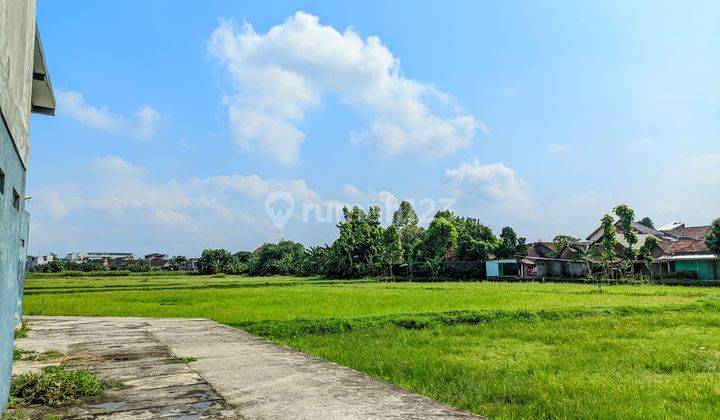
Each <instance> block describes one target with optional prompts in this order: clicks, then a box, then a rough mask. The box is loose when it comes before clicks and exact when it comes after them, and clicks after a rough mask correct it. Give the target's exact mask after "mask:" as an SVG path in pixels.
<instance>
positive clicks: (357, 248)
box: [328, 206, 383, 278]
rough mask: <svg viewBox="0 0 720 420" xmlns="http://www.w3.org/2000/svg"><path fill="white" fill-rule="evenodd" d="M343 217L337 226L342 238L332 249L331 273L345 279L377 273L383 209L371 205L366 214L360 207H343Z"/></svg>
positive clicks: (329, 270) (329, 268)
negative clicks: (381, 212)
mask: <svg viewBox="0 0 720 420" xmlns="http://www.w3.org/2000/svg"><path fill="white" fill-rule="evenodd" d="M343 217H344V219H345V220H344V221H342V222H340V223H338V225H337V226H338V229H339V230H340V235H339V237H338V239H337V240H336V241H335V242H334V243H333V245H332V247H331V249H332V254H333V255H332V259H331V261H330V263H329V264H328V274H331V275H337V276H339V277H344V278H346V277H361V276H363V275H366V274H375V273H376V266H375V265H376V259H377V257H378V255H379V253H380V248H381V237H382V230H383V229H382V226H380V207H377V206H371V207H370V209H369V210H368V211H367V213H366V212H365V211H364V210H363V209H361V208H360V207H358V206H354V207H353V208H352V209H348V208H347V207H343Z"/></svg>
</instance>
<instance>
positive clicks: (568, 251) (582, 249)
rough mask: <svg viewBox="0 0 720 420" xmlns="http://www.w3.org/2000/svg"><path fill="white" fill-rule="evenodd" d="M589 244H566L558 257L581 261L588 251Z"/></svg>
mask: <svg viewBox="0 0 720 420" xmlns="http://www.w3.org/2000/svg"><path fill="white" fill-rule="evenodd" d="M589 246H590V243H589V242H575V243H574V244H566V245H565V246H564V247H563V248H562V249H561V250H560V252H558V255H557V257H558V258H560V259H563V260H579V259H582V256H583V255H585V253H586V252H587V250H588V247H589Z"/></svg>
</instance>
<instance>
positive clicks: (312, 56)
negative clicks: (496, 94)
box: [209, 12, 487, 165]
mask: <svg viewBox="0 0 720 420" xmlns="http://www.w3.org/2000/svg"><path fill="white" fill-rule="evenodd" d="M209 50H210V52H211V53H212V54H213V56H214V57H216V58H217V59H218V60H219V61H220V62H221V63H223V64H224V65H225V66H226V68H227V70H228V72H229V74H230V75H231V78H232V80H233V82H234V92H233V94H232V95H229V96H228V97H227V98H226V99H227V100H226V101H225V103H226V105H227V108H228V118H229V121H230V125H231V132H232V136H233V138H234V139H235V141H236V142H237V143H238V144H239V145H240V146H242V147H245V148H255V147H258V148H260V149H261V150H263V151H264V152H265V153H268V154H269V155H271V156H272V157H274V158H275V159H276V160H277V161H278V162H280V163H282V164H286V165H290V164H293V163H295V162H297V160H298V156H299V151H300V145H301V144H302V143H303V142H304V141H305V139H306V134H305V133H304V132H303V131H302V130H301V129H300V128H298V125H299V124H300V123H301V122H302V121H303V118H304V117H305V114H306V112H307V111H308V110H310V109H312V108H314V107H317V106H318V105H319V104H320V103H321V102H322V98H323V96H324V95H326V94H328V93H330V94H335V95H338V96H339V97H340V98H341V100H342V101H343V102H344V103H345V104H347V105H348V106H350V107H351V108H353V109H356V110H357V111H359V112H360V113H362V114H363V115H366V116H367V117H368V119H369V124H368V127H367V128H366V129H364V130H363V131H361V132H359V133H351V135H350V138H351V141H353V143H372V144H375V145H376V146H377V147H378V148H379V150H380V151H381V152H382V153H383V154H385V155H387V156H397V155H401V154H402V155H421V156H425V157H438V156H444V155H448V154H450V153H452V152H453V151H455V150H457V149H458V148H461V147H467V146H469V144H470V141H471V140H472V138H473V137H474V135H475V131H476V129H480V130H481V131H483V132H487V127H485V125H484V124H482V123H481V122H478V121H476V119H475V118H474V117H473V116H472V115H470V114H469V113H467V112H466V111H464V110H463V109H462V108H461V107H460V106H458V105H457V103H455V101H454V100H453V99H452V98H451V96H450V95H448V94H447V93H445V92H442V91H440V90H438V89H436V88H435V87H433V86H432V85H431V84H429V83H423V82H420V81H417V80H413V79H410V78H407V77H406V76H405V75H404V74H403V72H402V69H401V67H400V62H399V60H398V59H397V58H396V57H395V56H394V55H393V53H392V52H391V51H390V50H389V49H388V48H387V47H386V46H385V45H383V44H382V42H381V41H380V38H378V37H375V36H370V37H367V38H365V39H363V38H361V37H360V35H359V34H358V33H357V32H355V31H353V30H352V29H350V28H348V29H345V30H344V31H343V32H340V31H338V30H337V29H335V28H333V27H331V26H325V25H321V24H320V22H319V19H318V17H316V16H313V15H311V14H308V13H305V12H297V13H296V14H295V15H294V16H292V17H290V18H289V19H288V20H287V21H285V22H284V23H282V24H280V25H276V26H274V27H272V28H271V29H270V30H269V31H268V32H267V33H264V34H259V33H257V32H255V30H254V29H253V28H252V26H250V25H249V24H245V25H243V26H241V27H238V26H237V25H235V24H233V23H231V22H222V23H221V24H220V25H219V27H218V28H216V29H215V30H214V31H213V33H212V35H211V37H210V41H209Z"/></svg>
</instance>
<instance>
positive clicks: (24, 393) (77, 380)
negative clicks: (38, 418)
mask: <svg viewBox="0 0 720 420" xmlns="http://www.w3.org/2000/svg"><path fill="white" fill-rule="evenodd" d="M120 385H122V384H121V383H120V382H108V381H104V380H102V379H100V378H98V377H97V376H95V375H93V374H92V373H90V371H88V370H70V369H68V368H67V366H64V365H59V366H45V367H44V368H42V371H41V373H24V374H22V375H18V376H16V377H15V378H13V381H12V385H11V389H10V395H11V396H12V397H13V398H15V399H17V400H18V401H19V404H17V405H28V404H41V405H47V406H51V407H57V406H61V405H63V404H67V403H69V402H73V401H75V400H77V399H78V398H82V397H89V396H94V395H100V394H102V393H103V392H105V391H106V390H108V389H111V388H115V387H118V386H120Z"/></svg>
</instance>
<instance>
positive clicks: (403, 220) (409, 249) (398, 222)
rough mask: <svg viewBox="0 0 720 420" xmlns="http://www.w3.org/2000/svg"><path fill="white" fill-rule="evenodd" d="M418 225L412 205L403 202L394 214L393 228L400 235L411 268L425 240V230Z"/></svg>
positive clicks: (404, 254) (406, 259) (403, 251)
mask: <svg viewBox="0 0 720 420" xmlns="http://www.w3.org/2000/svg"><path fill="white" fill-rule="evenodd" d="M418 223H419V221H418V217H417V214H416V213H415V210H414V209H413V208H412V205H411V204H410V203H409V202H407V201H402V202H401V203H400V207H398V209H397V210H395V213H393V221H392V226H394V227H395V229H396V230H397V232H398V233H399V234H400V243H401V244H402V254H403V255H402V256H403V258H404V259H405V261H406V262H407V263H408V265H410V266H412V264H413V262H414V260H415V258H416V255H417V251H418V247H419V246H420V243H421V242H422V238H423V229H422V228H421V227H420V226H418ZM411 272H412V267H411Z"/></svg>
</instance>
